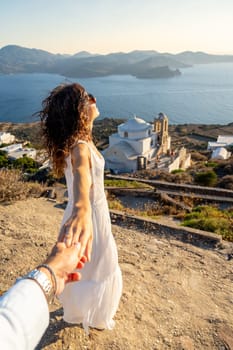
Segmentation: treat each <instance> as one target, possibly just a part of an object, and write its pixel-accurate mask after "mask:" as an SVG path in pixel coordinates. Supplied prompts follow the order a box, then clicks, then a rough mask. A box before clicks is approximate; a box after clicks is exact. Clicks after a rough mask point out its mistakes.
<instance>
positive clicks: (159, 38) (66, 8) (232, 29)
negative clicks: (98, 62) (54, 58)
mask: <svg viewBox="0 0 233 350" xmlns="http://www.w3.org/2000/svg"><path fill="white" fill-rule="evenodd" d="M11 44H14V45H20V46H23V47H28V48H38V49H42V50H46V51H49V52H51V53H61V54H75V53H77V52H80V51H88V52H91V53H100V54H107V53H111V52H130V51H133V50H156V51H159V52H170V53H179V52H182V51H187V50H189V51H205V52H208V53H213V54H233V0H7V1H6V0H0V48H2V47H4V46H6V45H11Z"/></svg>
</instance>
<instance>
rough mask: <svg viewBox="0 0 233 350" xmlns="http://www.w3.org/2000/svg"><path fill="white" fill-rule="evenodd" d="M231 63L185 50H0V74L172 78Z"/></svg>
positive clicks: (223, 57) (12, 47) (229, 58)
mask: <svg viewBox="0 0 233 350" xmlns="http://www.w3.org/2000/svg"><path fill="white" fill-rule="evenodd" d="M220 62H233V55H210V54H207V53H205V52H191V51H185V52H182V53H178V54H170V53H159V52H157V51H154V50H147V51H140V50H135V51H132V52H129V53H124V52H117V53H110V54H107V55H100V54H91V53H89V52H86V51H80V52H78V53H76V54H74V55H66V54H52V53H50V52H47V51H44V50H39V49H29V48H25V47H21V46H17V45H8V46H4V47H2V48H1V49H0V74H17V73H50V74H60V75H63V76H65V77H73V78H93V77H103V76H109V75H132V76H135V77H136V78H141V79H158V78H160V79H161V78H171V77H174V76H177V75H180V74H181V71H180V69H181V68H187V67H190V66H192V65H194V64H208V63H220Z"/></svg>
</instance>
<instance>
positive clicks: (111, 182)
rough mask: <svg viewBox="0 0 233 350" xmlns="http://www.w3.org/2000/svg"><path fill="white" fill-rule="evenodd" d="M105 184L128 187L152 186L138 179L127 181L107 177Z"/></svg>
mask: <svg viewBox="0 0 233 350" xmlns="http://www.w3.org/2000/svg"><path fill="white" fill-rule="evenodd" d="M104 185H105V186H109V187H128V188H145V187H148V188H150V187H151V186H149V185H147V184H145V183H142V182H137V181H127V180H118V179H105V180H104Z"/></svg>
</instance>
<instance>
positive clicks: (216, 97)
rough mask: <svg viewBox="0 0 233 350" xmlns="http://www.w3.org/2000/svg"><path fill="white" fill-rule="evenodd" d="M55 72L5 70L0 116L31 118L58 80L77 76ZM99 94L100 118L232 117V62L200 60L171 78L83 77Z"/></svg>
mask: <svg viewBox="0 0 233 350" xmlns="http://www.w3.org/2000/svg"><path fill="white" fill-rule="evenodd" d="M73 81H77V79H71V78H69V79H66V78H65V77H62V76H60V75H51V74H12V75H1V76H0V121H10V122H31V121H35V120H36V119H35V117H33V116H32V115H33V113H35V112H36V111H38V110H40V108H41V101H42V100H43V98H45V97H46V96H47V94H48V92H49V91H50V90H51V89H52V88H54V87H55V86H56V85H58V84H60V83H64V82H73ZM78 81H79V82H80V83H81V84H82V85H83V86H85V87H86V89H87V90H88V91H89V92H91V93H93V94H94V95H95V96H96V97H97V103H98V107H99V110H100V118H105V117H114V118H125V119H128V118H130V117H132V116H133V115H137V116H139V117H141V118H143V119H145V120H147V121H152V120H153V119H154V117H155V116H156V115H157V114H158V113H159V112H164V113H165V114H166V115H167V116H168V117H169V123H170V124H183V123H203V124H228V123H231V122H233V63H224V64H223V63H219V64H210V65H196V66H194V67H191V68H186V69H183V70H182V75H181V76H179V77H175V78H171V79H156V80H148V79H136V78H134V77H131V76H110V77H101V78H87V79H78Z"/></svg>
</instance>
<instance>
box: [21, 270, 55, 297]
mask: <svg viewBox="0 0 233 350" xmlns="http://www.w3.org/2000/svg"><path fill="white" fill-rule="evenodd" d="M22 279H30V280H34V281H35V282H36V283H37V284H39V286H40V288H41V289H42V291H43V292H44V295H45V297H46V299H47V301H48V303H50V302H51V301H52V299H53V297H54V290H53V286H52V283H51V282H50V280H49V279H48V277H47V276H46V274H45V273H44V272H43V271H40V270H37V269H35V270H32V271H30V272H29V273H28V274H27V275H25V276H23V277H22Z"/></svg>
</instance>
